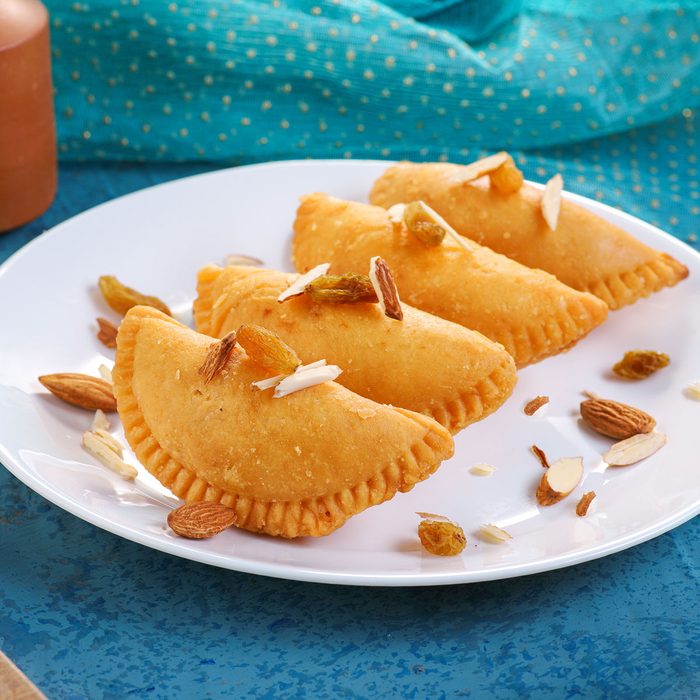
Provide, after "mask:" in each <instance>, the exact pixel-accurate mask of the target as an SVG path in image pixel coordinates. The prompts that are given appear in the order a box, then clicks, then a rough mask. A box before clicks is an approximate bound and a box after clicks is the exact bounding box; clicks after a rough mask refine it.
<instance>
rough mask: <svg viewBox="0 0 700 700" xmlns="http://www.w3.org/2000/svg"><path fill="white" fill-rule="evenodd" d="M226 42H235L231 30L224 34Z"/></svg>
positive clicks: (234, 35)
mask: <svg viewBox="0 0 700 700" xmlns="http://www.w3.org/2000/svg"><path fill="white" fill-rule="evenodd" d="M226 41H228V42H231V41H236V32H234V31H233V29H229V30H228V31H227V32H226Z"/></svg>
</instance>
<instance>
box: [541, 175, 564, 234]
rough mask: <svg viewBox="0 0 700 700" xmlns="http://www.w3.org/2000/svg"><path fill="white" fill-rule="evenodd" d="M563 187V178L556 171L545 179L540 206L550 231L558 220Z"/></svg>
mask: <svg viewBox="0 0 700 700" xmlns="http://www.w3.org/2000/svg"><path fill="white" fill-rule="evenodd" d="M563 189H564V179H563V178H562V176H561V175H560V174H559V173H557V174H556V175H555V176H554V177H553V178H552V179H551V180H548V181H547V184H546V185H545V186H544V192H543V193H542V199H541V201H540V207H541V209H542V216H543V217H544V220H545V221H546V222H547V226H549V228H550V229H552V231H555V230H556V228H557V222H558V221H559V209H560V208H561V192H562V190H563Z"/></svg>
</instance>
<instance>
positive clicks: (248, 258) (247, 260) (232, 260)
mask: <svg viewBox="0 0 700 700" xmlns="http://www.w3.org/2000/svg"><path fill="white" fill-rule="evenodd" d="M264 264H265V263H264V262H263V261H262V260H260V259H259V258H254V257H253V256H252V255H236V254H233V255H227V256H226V257H225V258H224V267H227V266H229V265H248V266H249V267H262V266H263V265H264Z"/></svg>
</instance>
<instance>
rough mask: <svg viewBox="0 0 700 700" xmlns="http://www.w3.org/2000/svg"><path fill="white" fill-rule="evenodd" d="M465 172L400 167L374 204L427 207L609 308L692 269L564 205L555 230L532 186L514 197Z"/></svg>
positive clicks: (379, 188) (380, 185) (379, 186)
mask: <svg viewBox="0 0 700 700" xmlns="http://www.w3.org/2000/svg"><path fill="white" fill-rule="evenodd" d="M463 172H464V166H460V165H453V164H450V163H400V164H399V165H395V166H393V167H391V168H389V169H388V170H387V171H386V172H385V173H384V174H383V175H382V176H381V177H380V178H379V179H378V180H377V182H375V184H374V187H373V188H372V192H371V194H370V199H371V201H372V203H373V204H377V205H379V206H382V207H386V208H388V207H390V206H392V205H393V204H396V203H398V202H409V201H413V200H417V199H420V200H423V201H424V202H425V203H426V204H428V205H429V206H431V207H432V208H433V209H435V210H436V211H437V212H438V213H439V214H441V215H442V216H443V217H444V218H445V220H446V221H447V222H448V223H449V224H451V225H452V227H453V228H454V229H455V230H456V231H457V232H458V233H461V234H462V235H463V236H467V237H469V238H471V239H473V240H475V241H476V242H477V243H481V244H482V245H485V246H488V247H489V248H491V249H492V250H495V251H496V252H498V253H502V254H503V255H507V256H508V257H509V258H512V259H513V260H517V261H518V262H520V263H522V264H523V265H527V266H528V267H535V268H540V269H542V270H546V271H547V272H551V273H552V274H553V275H556V277H557V278H558V279H559V280H561V281H562V282H564V283H565V284H568V285H569V286H570V287H573V288H574V289H578V290H580V291H586V292H591V293H592V294H595V295H596V296H597V297H599V298H600V299H602V300H603V301H605V303H606V304H607V305H608V306H609V307H610V308H611V309H617V308H620V307H621V306H625V305H627V304H631V303H633V302H635V301H636V300H637V299H639V298H641V297H645V296H648V295H649V294H651V293H652V292H656V291H658V290H660V289H662V288H663V287H668V286H672V285H674V284H676V283H677V282H679V281H680V280H682V279H684V278H685V277H687V276H688V268H687V267H685V265H683V264H682V263H679V262H678V261H677V260H674V259H673V258H672V257H671V256H670V255H667V254H666V253H659V252H657V251H655V250H653V249H652V248H649V246H646V245H644V244H643V243H641V242H640V241H638V240H637V239H636V238H633V237H632V236H630V235H629V234H628V233H627V232H626V231H623V230H622V229H621V228H619V227H617V226H614V225H613V224H611V223H609V222H608V221H605V219H601V218H600V217H599V216H596V215H595V214H593V213H592V212H590V211H588V210H587V209H584V208H583V207H580V206H578V205H576V204H574V203H573V202H571V201H569V200H567V199H562V203H561V211H560V214H559V221H558V223H557V228H556V230H555V231H551V230H550V229H549V227H548V226H547V224H546V223H545V220H544V218H543V216H542V213H541V210H540V200H541V198H542V192H541V191H540V190H537V189H535V188H534V187H531V186H529V185H523V187H522V188H521V189H520V190H519V191H518V192H514V193H512V194H502V193H500V192H499V191H498V190H497V189H495V188H492V187H490V184H489V178H488V177H482V178H480V179H478V180H474V181H471V182H465V181H464V178H463Z"/></svg>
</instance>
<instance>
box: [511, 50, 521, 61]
mask: <svg viewBox="0 0 700 700" xmlns="http://www.w3.org/2000/svg"><path fill="white" fill-rule="evenodd" d="M513 60H514V61H515V62H516V63H522V62H523V55H522V54H521V53H520V52H519V51H518V52H517V53H515V54H514V55H513Z"/></svg>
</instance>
